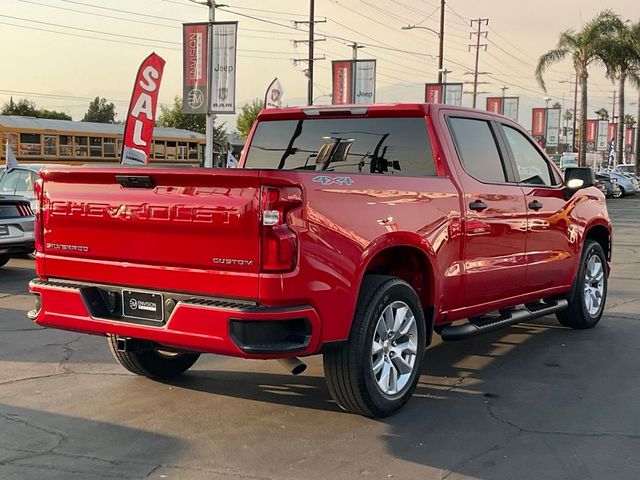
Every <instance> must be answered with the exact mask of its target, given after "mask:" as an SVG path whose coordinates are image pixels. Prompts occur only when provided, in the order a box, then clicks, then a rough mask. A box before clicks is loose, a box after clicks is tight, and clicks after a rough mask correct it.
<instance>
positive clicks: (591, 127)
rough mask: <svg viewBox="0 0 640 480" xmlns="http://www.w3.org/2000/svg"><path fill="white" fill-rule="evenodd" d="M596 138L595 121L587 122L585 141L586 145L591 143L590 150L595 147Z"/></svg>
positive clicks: (596, 127) (596, 125) (596, 128)
mask: <svg viewBox="0 0 640 480" xmlns="http://www.w3.org/2000/svg"><path fill="white" fill-rule="evenodd" d="M597 136H598V121H597V120H587V135H586V140H587V143H592V144H593V145H592V146H591V150H593V148H594V147H595V143H596V138H597Z"/></svg>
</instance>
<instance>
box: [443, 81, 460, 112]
mask: <svg viewBox="0 0 640 480" xmlns="http://www.w3.org/2000/svg"><path fill="white" fill-rule="evenodd" d="M444 103H445V104H447V105H457V106H461V105H462V84H461V83H447V84H445V86H444Z"/></svg>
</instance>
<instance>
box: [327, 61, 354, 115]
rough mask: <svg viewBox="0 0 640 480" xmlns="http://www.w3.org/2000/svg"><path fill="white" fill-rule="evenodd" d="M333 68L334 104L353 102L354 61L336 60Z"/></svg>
mask: <svg viewBox="0 0 640 480" xmlns="http://www.w3.org/2000/svg"><path fill="white" fill-rule="evenodd" d="M332 69H333V98H332V102H331V103H333V104H334V105H344V104H347V103H353V98H352V90H353V88H352V83H353V80H352V77H353V61H351V60H349V61H339V62H337V61H334V62H333V63H332Z"/></svg>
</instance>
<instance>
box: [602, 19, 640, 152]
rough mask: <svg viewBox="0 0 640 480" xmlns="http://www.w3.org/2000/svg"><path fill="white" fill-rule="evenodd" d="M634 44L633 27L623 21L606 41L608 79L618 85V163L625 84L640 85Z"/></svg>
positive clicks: (638, 56)
mask: <svg viewBox="0 0 640 480" xmlns="http://www.w3.org/2000/svg"><path fill="white" fill-rule="evenodd" d="M634 43H635V42H634V37H633V32H632V29H631V27H630V26H629V25H628V24H626V23H624V22H622V21H620V22H617V23H616V25H615V35H614V36H611V37H606V38H605V39H604V51H603V62H604V64H605V67H606V69H607V77H609V78H610V79H611V81H613V82H617V83H618V111H619V113H620V116H619V118H620V121H619V122H618V132H617V134H616V159H617V161H618V162H620V161H622V159H623V158H624V156H623V155H624V133H625V126H624V125H625V114H624V107H625V98H624V87H625V83H626V81H627V79H629V80H631V81H632V82H633V83H634V84H635V85H640V76H639V73H638V66H639V65H640V51H638V49H637V48H636V45H634Z"/></svg>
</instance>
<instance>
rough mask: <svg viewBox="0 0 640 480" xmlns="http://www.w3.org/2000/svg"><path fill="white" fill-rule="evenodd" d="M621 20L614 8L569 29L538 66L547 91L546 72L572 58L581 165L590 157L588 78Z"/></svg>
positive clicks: (538, 78) (539, 74)
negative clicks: (577, 89)
mask: <svg viewBox="0 0 640 480" xmlns="http://www.w3.org/2000/svg"><path fill="white" fill-rule="evenodd" d="M620 23H621V21H620V19H619V18H618V16H617V15H615V14H614V13H613V12H612V11H611V10H604V11H602V12H600V13H599V14H598V15H597V16H596V17H595V18H594V19H593V20H591V21H590V22H588V23H586V24H585V25H584V26H583V27H582V29H581V30H579V31H577V32H576V31H574V30H565V31H564V32H562V33H561V34H560V38H559V40H558V43H557V44H556V46H555V48H553V49H551V50H549V51H548V52H546V53H544V54H542V55H541V56H540V59H539V60H538V66H537V68H536V79H537V80H538V83H539V84H540V87H542V89H543V90H544V91H545V92H546V91H547V88H546V85H545V83H544V78H543V75H544V73H545V72H546V70H547V69H548V68H549V67H550V66H551V65H553V64H555V63H558V62H560V61H562V60H564V59H565V58H567V57H571V60H572V62H573V67H574V69H575V71H576V76H577V77H578V82H579V83H580V148H579V152H580V153H579V155H578V164H579V165H581V166H584V165H586V156H587V142H586V138H587V135H586V129H587V99H588V92H587V80H588V78H589V66H590V65H592V64H593V63H596V62H602V61H603V60H602V59H603V56H604V55H603V52H604V44H605V43H606V41H607V39H608V38H609V37H611V36H612V35H614V33H615V31H616V28H617V26H618V25H619V24H620Z"/></svg>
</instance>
